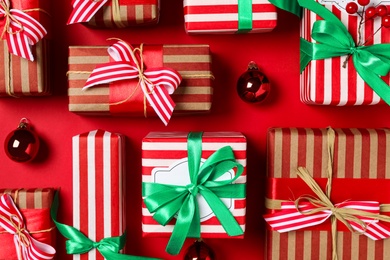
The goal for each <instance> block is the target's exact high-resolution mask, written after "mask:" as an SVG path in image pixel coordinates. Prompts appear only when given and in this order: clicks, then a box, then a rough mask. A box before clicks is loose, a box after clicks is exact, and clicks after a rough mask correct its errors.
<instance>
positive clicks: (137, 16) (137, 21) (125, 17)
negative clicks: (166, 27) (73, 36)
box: [88, 0, 160, 28]
mask: <svg viewBox="0 0 390 260" xmlns="http://www.w3.org/2000/svg"><path fill="white" fill-rule="evenodd" d="M119 16H120V19H118V20H115V19H114V15H113V11H112V1H111V0H110V1H109V2H108V3H107V4H105V5H104V6H103V7H102V8H101V9H100V10H99V11H98V12H97V13H96V14H95V15H94V16H93V17H92V19H91V20H90V21H89V22H88V24H89V25H92V26H96V27H108V28H111V27H120V28H122V27H129V26H139V25H154V24H157V23H158V22H159V18H160V1H159V0H120V1H119Z"/></svg>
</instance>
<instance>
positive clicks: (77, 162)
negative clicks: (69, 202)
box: [72, 130, 125, 260]
mask: <svg viewBox="0 0 390 260" xmlns="http://www.w3.org/2000/svg"><path fill="white" fill-rule="evenodd" d="M123 146H124V138H123V137H122V136H121V135H119V134H113V133H110V132H107V131H103V130H94V131H90V132H87V133H83V134H80V135H76V136H74V137H73V139H72V147H73V148H72V158H73V227H75V228H76V229H78V230H80V231H81V232H82V233H84V234H85V235H86V236H87V237H88V238H89V239H91V240H92V241H100V240H101V239H103V238H106V237H114V236H120V235H122V234H123V232H124V231H125V204H124V203H125V201H124V196H125V191H124V188H125V186H124V185H125V182H124V177H125V176H124V168H123V165H124V163H123V161H122V160H123V158H124V157H123V156H124V147H123ZM73 259H80V260H86V259H88V260H91V259H101V260H103V259H104V258H103V256H102V255H101V254H100V253H99V252H98V251H97V250H96V249H92V250H91V251H89V252H88V253H86V254H82V255H73Z"/></svg>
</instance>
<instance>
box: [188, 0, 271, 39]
mask: <svg viewBox="0 0 390 260" xmlns="http://www.w3.org/2000/svg"><path fill="white" fill-rule="evenodd" d="M184 20H185V29H186V31H187V33H190V34H191V33H244V32H252V33H261V32H269V31H272V30H273V29H274V28H275V27H276V24H277V13H276V8H275V6H273V5H272V4H271V3H270V2H269V1H268V0H230V1H221V0H201V1H199V0H184Z"/></svg>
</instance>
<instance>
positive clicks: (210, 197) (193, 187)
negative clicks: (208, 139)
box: [142, 133, 245, 254]
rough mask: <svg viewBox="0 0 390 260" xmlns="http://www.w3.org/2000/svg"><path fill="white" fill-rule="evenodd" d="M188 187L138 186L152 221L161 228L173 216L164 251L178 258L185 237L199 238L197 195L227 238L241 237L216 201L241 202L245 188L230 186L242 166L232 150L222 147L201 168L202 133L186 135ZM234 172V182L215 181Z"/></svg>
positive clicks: (226, 211)
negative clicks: (203, 201)
mask: <svg viewBox="0 0 390 260" xmlns="http://www.w3.org/2000/svg"><path fill="white" fill-rule="evenodd" d="M187 149H188V174H189V175H190V180H191V183H190V184H188V185H183V186H180V185H167V184H160V183H145V182H144V183H142V185H143V188H142V192H143V196H144V197H145V199H144V202H145V205H146V207H147V208H148V210H149V211H150V212H151V213H154V215H153V218H154V219H155V220H156V221H157V222H159V223H160V224H161V225H163V226H165V225H166V224H167V223H168V222H169V221H170V220H171V219H172V218H173V217H174V216H175V215H176V214H177V219H176V224H175V226H174V228H173V231H172V235H171V237H170V239H169V242H168V245H167V248H166V251H167V252H168V253H170V254H178V253H179V252H180V249H181V248H182V246H183V244H184V241H185V239H186V238H187V237H194V238H200V216H199V206H198V202H197V198H196V197H197V195H201V196H203V197H204V198H205V200H206V202H207V203H208V205H209V206H210V208H211V209H212V211H213V213H214V214H215V216H216V217H217V218H218V220H219V221H220V223H221V224H222V226H223V228H224V229H225V231H226V233H227V234H228V235H230V236H238V235H242V234H243V230H242V229H241V227H240V225H239V224H238V223H237V221H236V219H235V218H234V216H233V215H232V213H231V212H230V211H229V209H228V208H227V207H226V205H225V204H224V203H223V202H222V201H221V199H220V198H244V197H245V184H234V183H233V182H234V181H235V180H237V179H238V178H239V177H240V176H241V174H242V172H243V166H242V165H241V164H239V163H237V162H236V159H235V157H234V154H233V151H232V148H231V147H230V146H225V147H223V148H221V149H219V150H218V151H216V152H214V153H213V154H212V155H211V156H210V157H209V158H208V159H207V160H206V161H205V162H204V163H203V164H202V165H201V154H202V133H190V134H189V135H188V142H187ZM233 168H236V169H237V172H236V175H235V176H234V178H232V179H230V180H223V181H218V180H217V179H218V178H219V177H221V176H222V175H223V174H225V173H226V172H228V171H229V170H231V169H233Z"/></svg>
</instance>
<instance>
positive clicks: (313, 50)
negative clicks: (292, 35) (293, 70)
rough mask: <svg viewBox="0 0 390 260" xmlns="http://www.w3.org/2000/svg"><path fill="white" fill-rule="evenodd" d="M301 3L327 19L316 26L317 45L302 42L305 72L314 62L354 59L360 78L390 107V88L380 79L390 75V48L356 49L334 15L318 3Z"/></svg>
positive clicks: (314, 29) (302, 63) (309, 1)
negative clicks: (338, 58) (343, 57)
mask: <svg viewBox="0 0 390 260" xmlns="http://www.w3.org/2000/svg"><path fill="white" fill-rule="evenodd" d="M298 3H299V4H300V5H301V6H302V7H304V8H307V9H309V10H310V11H312V12H314V13H316V14H317V15H319V16H321V17H322V18H323V19H324V20H319V21H316V22H315V23H314V25H313V29H312V38H313V39H314V40H316V42H317V43H311V42H308V41H306V40H305V39H302V38H301V72H302V71H303V70H304V69H305V67H306V66H307V64H308V63H309V62H310V61H311V60H322V59H327V58H333V57H340V56H343V55H349V56H352V60H353V64H354V66H355V69H356V71H357V72H358V74H359V75H360V77H361V78H362V79H363V80H364V81H365V82H366V83H367V84H368V85H369V86H370V87H371V88H372V89H373V90H374V92H375V93H377V94H378V96H380V97H381V98H382V99H383V100H384V101H385V102H386V103H387V104H389V105H390V87H389V86H388V85H387V84H386V83H385V82H384V81H383V80H382V79H381V78H380V76H386V75H387V74H388V73H389V71H390V44H375V45H371V46H363V45H362V46H356V44H355V41H354V40H353V38H352V36H351V35H350V33H349V32H348V30H347V28H346V27H345V26H344V24H343V23H342V22H341V21H340V20H339V19H338V18H337V17H336V16H335V15H334V14H333V13H332V12H331V11H329V10H328V9H326V8H325V7H324V6H322V5H321V4H319V3H317V2H316V1H315V0H298Z"/></svg>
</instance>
